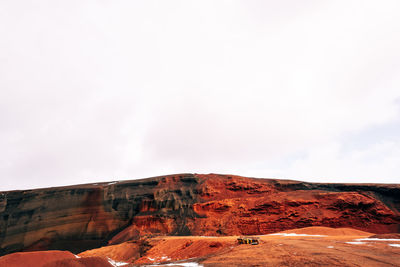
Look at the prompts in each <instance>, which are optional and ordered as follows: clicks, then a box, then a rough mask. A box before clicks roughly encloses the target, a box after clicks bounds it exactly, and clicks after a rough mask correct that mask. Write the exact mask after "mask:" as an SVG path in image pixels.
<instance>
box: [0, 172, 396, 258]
mask: <svg viewBox="0 0 400 267" xmlns="http://www.w3.org/2000/svg"><path fill="white" fill-rule="evenodd" d="M307 226H329V227H335V228H336V227H351V228H355V229H359V230H363V231H368V232H373V233H376V234H383V233H393V232H397V233H398V232H400V185H383V184H319V183H306V182H300V181H290V180H277V179H257V178H245V177H240V176H232V175H217V174H208V175H201V174H178V175H168V176H160V177H154V178H148V179H141V180H132V181H122V182H111V183H99V184H86V185H76V186H68V187H57V188H45V189H35V190H24V191H9V192H0V255H5V254H8V253H11V252H17V251H34V250H47V249H60V250H69V251H71V252H73V253H79V252H82V251H85V250H88V249H91V248H96V247H100V246H103V245H107V244H108V245H114V244H120V243H122V242H125V241H132V242H138V244H137V245H138V246H140V247H142V246H143V244H142V243H140V242H142V241H141V240H140V239H141V238H143V237H144V236H154V235H212V236H215V235H241V234H267V233H273V232H278V231H282V230H288V229H294V228H300V227H307Z"/></svg>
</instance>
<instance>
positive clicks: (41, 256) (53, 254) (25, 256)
mask: <svg viewBox="0 0 400 267" xmlns="http://www.w3.org/2000/svg"><path fill="white" fill-rule="evenodd" d="M65 259H75V255H74V254H72V253H71V252H69V251H57V250H52V251H35V252H17V253H12V254H9V255H6V256H3V257H0V266H4V267H5V266H7V267H31V266H32V267H42V266H44V265H46V264H48V263H50V262H54V261H57V260H65Z"/></svg>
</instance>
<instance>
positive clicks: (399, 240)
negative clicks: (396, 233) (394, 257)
mask: <svg viewBox="0 0 400 267" xmlns="http://www.w3.org/2000/svg"><path fill="white" fill-rule="evenodd" d="M354 240H356V241H395V242H396V241H397V242H400V239H395V238H388V239H383V238H359V239H354Z"/></svg>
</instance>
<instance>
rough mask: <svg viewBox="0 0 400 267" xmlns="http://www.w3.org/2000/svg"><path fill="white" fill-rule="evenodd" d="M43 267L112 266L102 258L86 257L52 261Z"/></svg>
mask: <svg viewBox="0 0 400 267" xmlns="http://www.w3.org/2000/svg"><path fill="white" fill-rule="evenodd" d="M43 267H113V265H111V264H110V263H109V262H108V260H107V259H105V258H104V257H87V258H75V259H63V260H58V261H53V262H49V263H48V264H46V265H43Z"/></svg>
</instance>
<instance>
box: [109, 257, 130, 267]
mask: <svg viewBox="0 0 400 267" xmlns="http://www.w3.org/2000/svg"><path fill="white" fill-rule="evenodd" d="M107 260H108V262H109V263H110V264H111V265H112V266H114V267H118V266H124V265H128V264H129V263H127V262H123V261H114V260H112V259H110V258H108V257H107Z"/></svg>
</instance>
